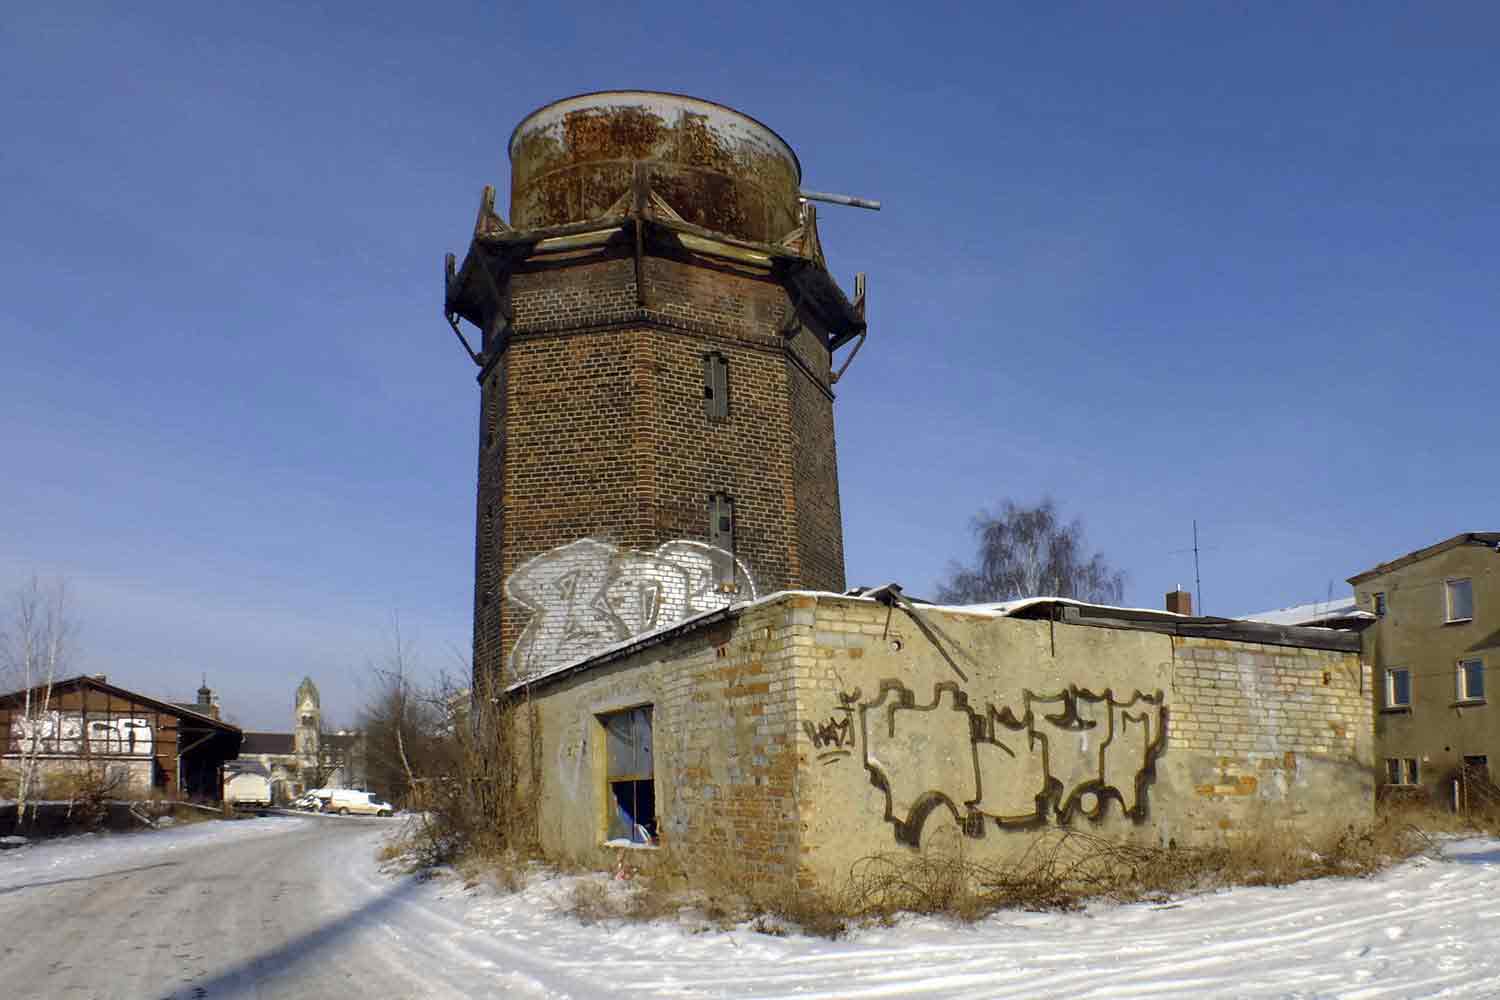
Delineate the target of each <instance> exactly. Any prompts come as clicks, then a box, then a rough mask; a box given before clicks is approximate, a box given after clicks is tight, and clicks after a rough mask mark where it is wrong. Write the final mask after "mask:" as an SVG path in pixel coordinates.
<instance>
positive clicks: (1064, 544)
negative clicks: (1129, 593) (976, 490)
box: [938, 497, 1125, 604]
mask: <svg viewBox="0 0 1500 1000" xmlns="http://www.w3.org/2000/svg"><path fill="white" fill-rule="evenodd" d="M973 529H974V534H975V536H976V537H977V539H978V541H979V553H978V558H977V559H976V560H975V563H974V565H973V566H963V565H959V564H957V563H952V564H950V565H949V567H948V580H947V582H946V583H944V584H942V585H941V586H940V587H939V588H938V600H940V601H942V602H943V603H945V604H981V603H985V602H989V601H1008V600H1013V599H1015V598H1018V597H1071V598H1073V599H1074V600H1079V601H1087V602H1090V603H1094V604H1117V603H1119V601H1120V599H1121V597H1122V595H1123V593H1124V590H1125V574H1124V573H1123V572H1120V571H1119V570H1116V569H1113V568H1112V567H1111V566H1110V565H1109V564H1108V563H1107V562H1106V561H1105V559H1104V556H1103V554H1102V553H1099V552H1095V553H1094V554H1093V555H1092V556H1085V555H1084V551H1085V549H1086V544H1085V542H1084V531H1083V522H1082V521H1081V520H1079V519H1077V518H1074V519H1073V520H1072V521H1071V522H1069V523H1066V524H1065V523H1063V522H1062V520H1061V519H1060V518H1059V516H1058V513H1057V505H1056V504H1055V503H1054V502H1053V500H1052V498H1051V497H1044V498H1043V499H1042V502H1041V503H1039V504H1037V505H1036V506H1035V507H1019V506H1017V505H1016V504H1015V502H1014V501H1011V500H1006V501H1005V502H1004V503H1003V504H1002V505H1001V507H1000V510H999V511H998V512H991V511H988V510H981V511H980V512H979V513H978V514H976V515H975V516H974V520H973Z"/></svg>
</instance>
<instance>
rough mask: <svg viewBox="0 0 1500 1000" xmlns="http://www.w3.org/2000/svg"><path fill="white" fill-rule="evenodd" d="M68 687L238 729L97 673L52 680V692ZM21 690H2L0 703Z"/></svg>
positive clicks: (38, 689) (225, 729) (201, 722)
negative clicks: (113, 682)
mask: <svg viewBox="0 0 1500 1000" xmlns="http://www.w3.org/2000/svg"><path fill="white" fill-rule="evenodd" d="M45 688H46V685H45V684H38V685H37V686H36V687H34V688H32V689H31V690H32V692H33V696H34V697H35V696H38V695H40V693H41V692H42V691H43V690H45ZM69 688H93V689H94V690H95V691H102V692H103V693H105V694H108V695H113V696H114V697H116V698H123V699H126V700H128V701H133V702H135V703H137V704H139V705H145V706H148V707H150V708H153V709H155V710H156V711H158V712H164V713H166V714H168V715H175V716H177V717H178V718H179V719H182V720H184V721H186V722H191V723H193V724H194V725H195V726H203V727H207V728H210V729H218V730H221V731H223V732H230V733H238V732H240V727H239V726H235V725H231V724H230V723H228V722H225V721H223V720H222V719H215V718H214V717H213V716H211V715H204V714H203V713H202V712H195V711H193V710H192V709H190V708H186V707H184V706H182V705H179V704H176V703H174V702H170V701H162V700H161V699H159V698H153V697H151V696H150V695H145V694H141V693H140V692H139V691H131V690H129V689H127V688H122V687H120V686H119V685H116V684H111V683H109V682H108V681H105V680H102V679H101V678H98V677H91V676H89V675H88V674H80V675H78V676H77V677H69V678H66V679H64V680H60V681H53V682H52V693H53V695H54V696H55V695H56V694H57V693H58V692H59V691H65V690H68V689H69ZM25 694H26V689H25V688H22V689H21V690H19V691H11V692H8V693H6V694H3V695H0V704H3V703H6V702H10V701H13V700H19V699H21V698H23V697H24V696H25Z"/></svg>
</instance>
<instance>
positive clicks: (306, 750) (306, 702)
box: [292, 677, 323, 787]
mask: <svg viewBox="0 0 1500 1000" xmlns="http://www.w3.org/2000/svg"><path fill="white" fill-rule="evenodd" d="M294 700H295V702H296V712H295V718H296V721H297V725H296V728H295V729H293V730H292V752H293V753H294V754H295V755H296V757H297V763H298V764H299V765H300V766H301V767H302V768H304V770H303V772H302V773H303V774H304V775H311V774H313V773H314V772H315V771H316V770H317V768H318V752H319V745H318V744H319V741H320V740H321V738H322V735H321V734H322V731H323V708H322V706H321V705H320V704H319V701H318V686H317V685H316V684H314V683H313V681H312V678H311V677H304V678H302V683H301V684H298V685H297V696H296V698H295V699H294ZM308 787H312V786H311V785H309V786H308Z"/></svg>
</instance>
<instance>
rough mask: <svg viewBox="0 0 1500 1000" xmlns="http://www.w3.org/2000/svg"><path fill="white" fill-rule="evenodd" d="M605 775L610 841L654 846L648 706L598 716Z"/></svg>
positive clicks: (649, 716)
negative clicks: (601, 727) (602, 744)
mask: <svg viewBox="0 0 1500 1000" xmlns="http://www.w3.org/2000/svg"><path fill="white" fill-rule="evenodd" d="M599 721H600V723H602V724H603V726H604V742H605V749H604V753H605V759H606V770H607V774H608V778H607V781H608V785H609V798H608V803H607V807H608V809H609V822H608V827H607V829H606V830H605V836H606V837H607V839H609V840H610V841H628V842H630V843H632V844H654V843H656V783H655V775H654V772H653V769H652V755H651V706H649V705H643V706H641V707H639V708H630V709H626V710H625V711H623V712H614V713H612V714H610V715H605V716H601V717H600V719H599Z"/></svg>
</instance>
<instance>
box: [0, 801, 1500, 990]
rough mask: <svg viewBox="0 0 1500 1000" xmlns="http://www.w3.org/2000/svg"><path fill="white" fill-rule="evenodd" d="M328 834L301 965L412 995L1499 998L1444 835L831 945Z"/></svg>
mask: <svg viewBox="0 0 1500 1000" xmlns="http://www.w3.org/2000/svg"><path fill="white" fill-rule="evenodd" d="M321 822H328V821H327V820H325V819H322V818H318V819H314V818H305V817H304V818H291V817H275V818H267V819H257V820H245V821H240V822H234V823H203V824H195V825H191V826H186V827H178V828H174V829H171V830H165V831H159V832H149V833H138V834H126V835H120V834H115V835H97V836H81V837H70V838H67V839H64V840H56V841H51V842H47V843H42V844H35V845H31V846H28V847H25V848H21V849H18V850H13V851H5V852H0V892H3V891H4V890H5V889H7V888H9V887H12V886H19V885H23V884H26V883H35V882H37V881H38V880H39V876H40V877H41V878H46V877H48V876H49V875H50V876H53V877H57V878H59V879H61V880H63V881H69V882H72V881H76V880H78V877H80V876H85V877H86V876H89V875H91V874H95V873H103V872H114V873H119V872H121V871H122V870H128V869H129V868H130V866H141V867H147V866H152V865H155V864H158V863H165V862H167V861H168V860H169V858H170V856H171V855H172V854H173V853H174V852H178V851H187V850H190V849H196V848H199V847H203V846H208V847H209V848H210V849H212V848H213V847H216V846H218V845H226V846H227V845H228V843H229V842H231V841H239V840H242V839H243V838H250V837H257V836H264V837H275V836H277V834H278V833H279V832H283V831H288V830H294V829H296V830H305V829H307V828H308V824H316V823H321ZM338 825H339V826H340V827H342V832H337V833H336V835H335V829H334V828H331V827H330V828H327V829H328V830H329V833H330V836H329V837H327V838H315V839H312V840H309V839H307V838H306V837H299V838H297V839H296V840H295V841H294V842H295V843H297V844H298V845H300V847H299V849H300V850H304V851H311V852H312V857H313V860H314V862H315V863H311V864H308V865H305V866H304V868H305V869H306V870H307V871H309V872H315V873H316V876H315V877H319V878H321V884H320V885H318V886H317V887H316V891H312V890H313V889H314V887H311V886H309V887H308V889H309V891H307V892H305V893H301V894H299V895H298V896H297V897H296V898H297V899H301V900H305V901H306V904H305V905H311V906H315V907H316V908H317V909H318V911H319V913H320V915H321V916H323V917H325V918H327V919H328V921H329V922H330V923H339V922H342V926H344V927H345V929H344V930H340V931H339V932H338V933H337V934H335V933H333V932H332V931H330V932H328V933H327V934H326V935H324V936H323V938H319V936H318V935H313V937H312V938H311V939H309V940H310V941H311V940H314V939H317V940H320V941H321V943H317V944H315V945H314V944H309V943H308V942H306V941H304V942H302V944H301V945H299V947H301V948H302V949H303V951H306V954H305V955H303V956H302V957H301V958H300V959H296V960H299V961H305V962H312V963H317V962H318V961H319V960H320V959H319V956H318V954H317V953H316V950H315V949H316V948H334V949H337V954H338V955H339V956H341V957H342V958H344V959H347V960H348V961H347V962H346V964H351V963H352V966H353V967H356V968H368V969H370V970H374V972H373V974H376V975H382V974H383V975H385V976H386V977H387V978H388V979H390V980H394V979H396V978H397V977H398V975H399V976H404V977H406V978H409V977H410V974H411V973H413V972H415V973H416V974H418V975H420V976H421V977H422V980H421V981H422V987H423V988H422V991H421V995H423V996H430V997H487V996H495V997H500V996H503V997H547V998H577V1000H586V998H595V997H621V996H631V997H672V998H710V997H755V998H799V1000H819V998H822V1000H832V998H841V1000H842V998H851V1000H852V998H884V997H915V998H943V1000H951V998H975V1000H977V998H1021V997H1026V998H1031V997H1069V998H1075V997H1079V998H1090V997H1092V998H1104V997H1109V998H1117V997H1127V998H1128V997H1253V998H1269V997H1277V998H1309V1000H1310V998H1342V1000H1374V998H1382V997H1403V998H1404V997H1439V996H1441V997H1491V996H1500V952H1497V951H1496V950H1495V949H1494V948H1493V947H1491V946H1490V943H1489V942H1490V939H1491V936H1492V933H1491V932H1492V928H1493V927H1494V926H1495V921H1496V920H1497V919H1500V840H1497V839H1492V838H1474V839H1467V840H1454V841H1449V842H1446V843H1445V844H1444V845H1443V851H1442V856H1441V857H1434V858H1418V859H1414V860H1412V861H1409V862H1406V863H1404V864H1402V865H1399V866H1397V867H1395V868H1392V869H1390V870H1389V871H1386V872H1383V873H1381V874H1380V875H1377V876H1375V877H1373V878H1368V879H1326V880H1321V881H1316V882H1304V883H1300V884H1298V885H1293V886H1287V887H1284V888H1243V889H1233V890H1224V891H1219V892H1214V893H1207V894H1203V895H1198V896H1190V897H1184V898H1181V899H1178V900H1175V901H1173V902H1171V903H1167V904H1156V905H1153V904H1140V905H1131V906H1115V905H1096V906H1092V907H1090V908H1089V909H1088V910H1087V911H1085V912H1081V913H1072V914H1053V913H1023V912H1007V913H1002V914H998V915H995V916H993V917H991V918H990V919H988V920H985V921H982V922H980V923H978V924H975V925H969V926H965V925H958V924H953V923H949V922H947V921H943V920H937V919H932V918H915V917H913V918H906V919H904V920H902V921H900V922H899V923H897V924H896V925H895V926H892V927H884V928H878V927H877V928H866V929H861V930H857V931H855V932H853V933H852V934H850V935H849V936H848V937H847V938H844V939H842V940H838V941H827V940H823V939H820V938H811V937H803V936H800V935H796V934H791V935H788V936H784V937H776V936H771V935H767V934H762V933H758V932H756V931H755V930H753V929H751V928H750V927H741V928H738V929H735V930H732V931H727V932H719V931H703V930H702V925H701V923H698V922H696V921H692V920H684V921H681V922H678V921H669V920H664V921H657V922H654V923H648V924H638V923H626V922H608V923H603V924H595V925H589V926H586V925H583V924H580V923H578V922H577V921H576V920H575V919H573V918H572V917H570V916H568V915H567V914H566V913H565V910H566V906H567V902H568V899H569V897H570V889H571V887H572V885H574V884H575V882H576V878H564V877H557V876H549V877H538V878H535V879H533V880H532V882H531V883H530V884H529V886H528V887H527V888H526V889H525V890H524V891H522V892H520V893H514V894H510V893H505V892H502V891H499V890H497V889H494V888H492V887H489V886H483V885H482V886H479V887H476V888H467V887H465V886H464V885H463V884H462V882H461V881H459V880H457V879H455V878H451V877H448V878H436V879H432V880H429V881H421V880H419V879H416V878H415V877H413V876H409V875H408V876H392V875H390V874H387V873H384V872H382V871H381V869H380V866H379V865H378V863H377V862H376V859H375V854H376V851H377V849H378V848H379V847H380V846H381V844H382V842H383V840H384V838H385V837H386V836H387V835H388V834H389V833H391V832H392V830H393V829H394V828H395V824H392V823H381V824H376V823H373V822H372V823H368V824H365V825H357V824H338ZM232 856H236V855H233V854H230V853H229V852H226V857H232ZM300 877H307V876H305V875H304V876H300ZM611 887H612V888H613V889H618V888H620V884H618V883H611ZM341 935H342V936H341ZM309 949H314V950H309ZM324 957H325V958H326V957H328V956H324ZM264 960H266V961H269V960H270V959H264ZM287 960H290V959H287ZM256 968H259V966H256ZM382 970H384V971H382ZM210 971H212V970H210ZM393 995H394V994H393Z"/></svg>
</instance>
